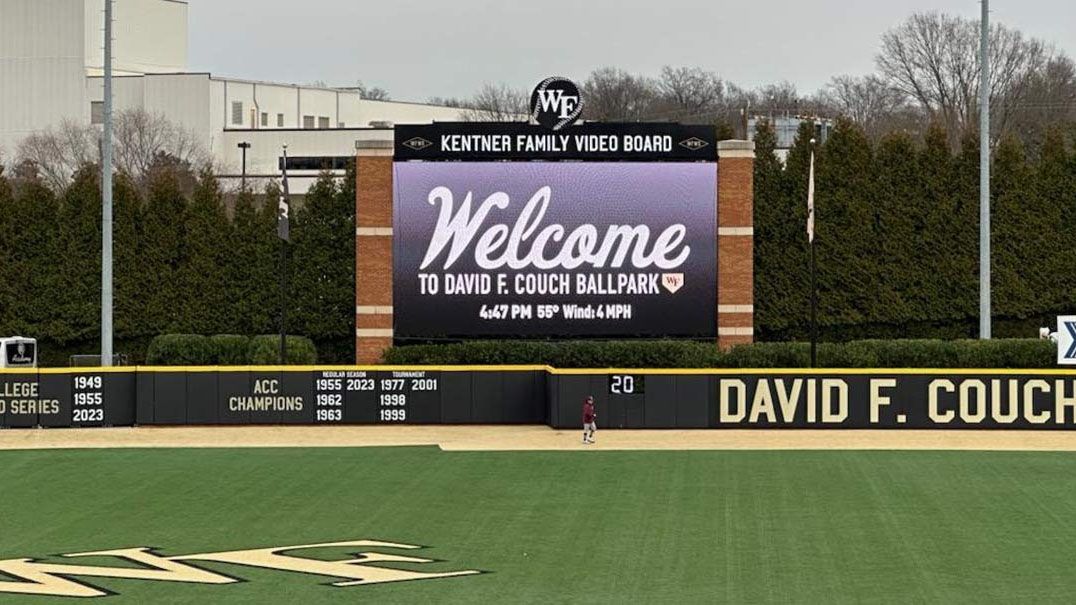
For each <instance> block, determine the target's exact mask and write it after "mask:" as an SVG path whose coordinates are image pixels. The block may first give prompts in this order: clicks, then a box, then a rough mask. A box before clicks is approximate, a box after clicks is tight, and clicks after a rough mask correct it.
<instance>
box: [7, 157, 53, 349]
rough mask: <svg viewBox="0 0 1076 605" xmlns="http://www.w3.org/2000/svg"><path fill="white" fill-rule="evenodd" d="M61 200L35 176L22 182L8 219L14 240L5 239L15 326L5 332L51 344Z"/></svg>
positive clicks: (10, 326) (12, 316)
mask: <svg viewBox="0 0 1076 605" xmlns="http://www.w3.org/2000/svg"><path fill="white" fill-rule="evenodd" d="M59 211H60V204H59V201H58V200H57V199H56V196H55V195H54V194H53V193H52V191H51V190H50V189H49V188H48V187H47V186H46V185H45V183H44V182H43V181H41V180H40V179H39V178H37V176H36V175H29V176H27V177H24V178H23V179H20V183H19V186H18V188H17V191H16V194H15V196H14V198H13V200H12V203H11V212H10V214H9V215H8V217H7V221H8V224H9V230H10V233H11V234H12V235H11V239H10V240H5V241H6V243H5V247H6V248H8V254H9V258H10V259H11V260H10V265H9V266H8V275H9V276H10V277H11V280H12V281H11V282H10V284H9V286H8V291H9V292H10V293H11V296H14V298H13V299H12V300H11V301H10V302H11V307H10V317H11V320H10V322H11V323H10V325H9V326H8V329H7V330H6V332H13V333H15V334H19V335H22V336H31V337H35V338H39V339H42V340H49V339H51V338H52V336H53V334H55V333H58V332H59V331H60V330H59V329H58V325H59V323H60V322H59V321H58V320H57V318H56V314H55V313H54V311H53V308H52V300H53V297H54V296H55V293H56V292H57V291H58V290H59V289H60V287H61V284H60V283H59V277H60V273H59V271H58V267H59V264H60V260H61V259H60V256H61V251H60V247H59V230H60V223H59V221H58V220H56V218H57V215H58V214H59Z"/></svg>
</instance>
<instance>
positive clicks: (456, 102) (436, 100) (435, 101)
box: [426, 97, 471, 109]
mask: <svg viewBox="0 0 1076 605" xmlns="http://www.w3.org/2000/svg"><path fill="white" fill-rule="evenodd" d="M426 103H427V104H429V105H440V106H442V107H455V108H457V109H470V108H471V100H470V99H461V98H459V97H430V98H429V99H426Z"/></svg>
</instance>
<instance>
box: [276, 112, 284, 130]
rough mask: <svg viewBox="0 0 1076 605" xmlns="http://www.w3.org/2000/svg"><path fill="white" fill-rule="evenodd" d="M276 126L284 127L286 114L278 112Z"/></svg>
mask: <svg viewBox="0 0 1076 605" xmlns="http://www.w3.org/2000/svg"><path fill="white" fill-rule="evenodd" d="M276 127H277V128H283V127H284V114H282V113H278V114H276Z"/></svg>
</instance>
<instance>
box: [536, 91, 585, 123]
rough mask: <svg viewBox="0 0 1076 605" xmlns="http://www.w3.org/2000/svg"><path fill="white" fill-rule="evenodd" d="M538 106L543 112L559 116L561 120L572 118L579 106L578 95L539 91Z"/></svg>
mask: <svg viewBox="0 0 1076 605" xmlns="http://www.w3.org/2000/svg"><path fill="white" fill-rule="evenodd" d="M538 106H539V107H540V108H541V110H542V111H547V112H550V113H554V114H557V115H558V116H559V117H560V118H561V119H565V118H568V117H571V115H572V112H574V111H575V108H576V107H578V106H579V96H578V95H567V94H564V91H563V90H539V91H538Z"/></svg>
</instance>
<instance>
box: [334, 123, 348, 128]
mask: <svg viewBox="0 0 1076 605" xmlns="http://www.w3.org/2000/svg"><path fill="white" fill-rule="evenodd" d="M336 127H337V128H347V124H344V123H343V122H337V123H336Z"/></svg>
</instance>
